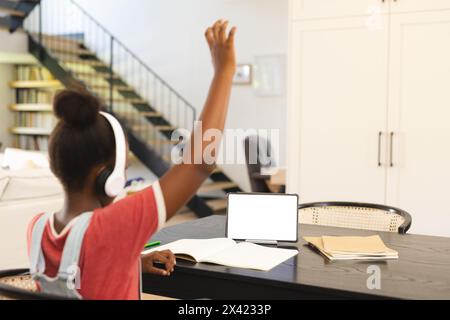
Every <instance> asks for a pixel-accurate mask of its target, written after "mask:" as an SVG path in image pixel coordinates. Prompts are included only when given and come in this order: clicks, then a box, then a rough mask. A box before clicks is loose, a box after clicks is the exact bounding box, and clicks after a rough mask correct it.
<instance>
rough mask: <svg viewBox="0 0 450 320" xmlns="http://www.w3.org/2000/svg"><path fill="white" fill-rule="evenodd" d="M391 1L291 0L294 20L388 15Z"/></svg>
mask: <svg viewBox="0 0 450 320" xmlns="http://www.w3.org/2000/svg"><path fill="white" fill-rule="evenodd" d="M390 1H392V0H384V1H383V0H291V9H290V10H291V14H292V18H293V19H294V20H306V19H326V18H332V17H344V16H349V17H350V16H360V15H372V14H374V13H388V11H389V5H390V3H389V2H390ZM406 1H407V0H406ZM418 1H420V0H418Z"/></svg>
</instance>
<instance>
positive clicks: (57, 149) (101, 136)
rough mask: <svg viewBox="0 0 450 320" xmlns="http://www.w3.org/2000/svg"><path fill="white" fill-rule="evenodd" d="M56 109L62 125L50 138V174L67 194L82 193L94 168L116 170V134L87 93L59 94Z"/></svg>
mask: <svg viewBox="0 0 450 320" xmlns="http://www.w3.org/2000/svg"><path fill="white" fill-rule="evenodd" d="M53 109H54V113H55V115H56V117H57V118H58V119H59V122H58V124H57V126H56V128H55V129H54V131H53V132H52V135H51V137H50V143H49V157H50V167H51V170H52V171H53V173H54V174H55V175H56V176H57V177H58V179H59V180H60V181H61V183H62V184H63V186H64V188H65V190H66V191H67V192H77V191H81V190H82V189H83V187H84V186H85V183H86V180H87V178H88V176H89V174H90V173H91V171H92V169H93V168H94V167H95V166H98V165H102V164H104V165H106V166H107V167H111V168H112V167H113V166H114V161H115V153H116V146H115V140H114V133H113V130H112V128H111V126H110V124H109V123H108V121H107V120H106V119H105V118H104V117H102V116H101V115H100V113H99V112H100V111H102V109H103V108H102V105H101V102H100V101H99V99H97V98H96V97H95V96H93V95H91V94H90V93H88V92H87V91H84V90H80V89H76V90H74V89H71V90H63V91H61V92H59V93H58V94H57V95H56V97H55V99H54V102H53Z"/></svg>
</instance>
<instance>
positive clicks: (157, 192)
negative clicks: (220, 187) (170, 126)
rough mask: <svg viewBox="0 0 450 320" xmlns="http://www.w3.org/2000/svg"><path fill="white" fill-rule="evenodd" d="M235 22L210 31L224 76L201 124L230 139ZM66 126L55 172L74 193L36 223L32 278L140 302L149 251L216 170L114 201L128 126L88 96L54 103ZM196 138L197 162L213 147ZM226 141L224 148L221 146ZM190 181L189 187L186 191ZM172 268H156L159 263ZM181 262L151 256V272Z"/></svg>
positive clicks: (185, 169)
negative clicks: (153, 238) (155, 237)
mask: <svg viewBox="0 0 450 320" xmlns="http://www.w3.org/2000/svg"><path fill="white" fill-rule="evenodd" d="M227 29H228V22H226V21H222V20H220V21H217V22H216V23H215V24H214V25H213V26H212V27H210V28H208V30H207V31H206V35H205V36H206V40H207V42H208V45H209V48H210V50H211V55H212V60H213V65H214V71H215V72H214V78H213V80H212V83H211V88H210V92H209V95H208V98H207V101H206V104H205V107H204V111H203V114H202V116H201V118H200V121H201V126H202V128H201V129H202V130H203V132H205V131H207V130H208V129H216V130H217V129H218V130H220V131H223V129H224V126H225V121H226V117H227V111H228V104H229V97H230V93H231V87H232V79H233V76H234V73H235V70H236V59H235V50H234V36H235V32H236V28H232V29H231V31H230V32H227ZM54 112H55V114H56V116H57V117H58V119H59V123H58V125H57V127H56V128H55V130H54V132H53V133H52V136H51V139H50V146H49V157H50V165H51V169H52V171H53V173H54V174H55V175H56V176H57V177H58V179H59V180H60V181H61V183H62V185H63V187H64V191H65V201H64V206H63V208H62V209H61V210H60V211H59V212H57V213H47V214H45V213H44V214H40V215H38V216H36V217H35V218H34V219H33V221H31V223H30V226H29V232H28V246H29V253H30V261H31V274H32V275H33V276H34V278H35V280H36V281H37V283H38V286H39V288H40V290H41V291H44V292H47V293H53V294H58V295H64V296H67V297H70V298H83V299H114V300H115V299H119V300H122V299H139V292H140V288H139V280H140V279H139V277H140V273H139V272H138V269H139V268H140V266H141V256H140V255H141V251H142V249H143V248H144V245H145V244H146V242H147V241H148V240H149V239H150V238H151V236H152V235H153V234H154V233H155V232H156V231H157V230H158V229H160V228H161V227H162V226H163V225H164V223H165V222H166V220H168V219H170V218H171V217H172V216H173V215H175V213H176V212H177V211H178V210H179V209H181V208H182V207H183V206H184V205H185V204H186V203H187V202H188V201H189V200H190V199H191V198H192V197H193V196H194V195H195V194H196V192H197V190H198V189H199V188H200V186H201V185H202V184H203V182H204V181H205V180H206V179H207V178H208V177H209V176H210V174H211V173H212V170H214V166H211V165H208V164H206V163H204V162H202V163H200V164H188V163H187V164H180V165H177V166H175V167H173V168H172V169H170V170H169V171H168V172H167V173H166V174H165V175H164V176H163V177H162V178H161V179H160V181H158V182H156V183H155V184H154V185H153V186H152V187H151V188H148V189H146V190H144V191H142V192H140V193H138V194H135V195H133V196H130V197H128V198H125V199H124V200H121V201H118V202H115V203H114V199H115V197H117V196H118V195H119V193H120V192H121V191H122V189H123V187H124V185H125V181H126V176H125V170H126V166H127V155H128V145H127V141H126V137H125V134H124V131H123V129H122V127H121V126H120V124H119V122H118V121H117V120H116V119H115V118H114V117H113V116H111V115H109V114H106V113H103V112H101V105H100V103H99V101H98V100H97V99H96V98H95V97H93V96H91V95H90V94H88V93H83V92H78V91H72V90H65V91H62V92H61V93H59V94H58V95H57V96H56V98H55V101H54ZM195 140H198V139H192V140H191V141H192V144H191V145H190V148H187V149H186V150H185V151H184V152H186V153H189V154H188V156H189V158H190V159H194V158H195V156H194V151H195V150H199V151H201V152H202V154H203V151H204V150H206V148H208V146H209V144H211V143H213V142H208V141H204V142H203V141H200V144H201V145H198V146H196V145H195V143H198V142H196V141H195ZM214 143H217V142H214ZM180 181H182V182H183V183H180ZM154 261H158V262H162V263H164V264H165V266H166V269H165V270H161V269H156V268H154V267H153V262H154ZM174 265H175V257H174V256H173V254H172V253H170V252H156V253H153V254H151V255H150V256H147V257H144V258H143V261H142V267H143V268H144V271H146V272H153V273H159V274H161V275H163V276H169V275H170V273H171V272H173V270H174Z"/></svg>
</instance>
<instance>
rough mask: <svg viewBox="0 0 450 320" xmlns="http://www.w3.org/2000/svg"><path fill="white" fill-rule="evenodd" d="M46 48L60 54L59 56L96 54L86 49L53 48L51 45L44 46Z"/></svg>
mask: <svg viewBox="0 0 450 320" xmlns="http://www.w3.org/2000/svg"><path fill="white" fill-rule="evenodd" d="M50 43H51V42H50ZM45 46H46V47H47V48H49V49H50V50H51V51H53V52H56V53H60V54H66V55H71V56H81V55H84V56H96V54H95V53H94V52H92V51H89V50H87V49H78V48H68V47H61V46H55V45H52V44H48V45H47V44H45Z"/></svg>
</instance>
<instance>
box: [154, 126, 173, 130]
mask: <svg viewBox="0 0 450 320" xmlns="http://www.w3.org/2000/svg"><path fill="white" fill-rule="evenodd" d="M154 127H155V128H156V129H158V130H159V131H175V130H177V128H175V127H173V126H154Z"/></svg>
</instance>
